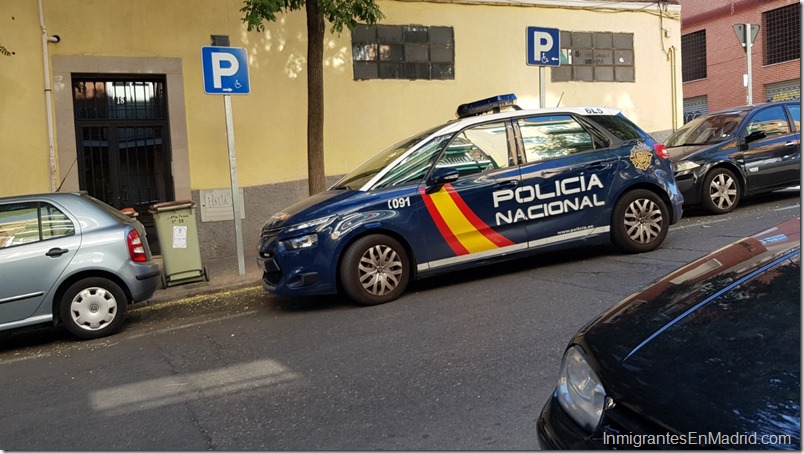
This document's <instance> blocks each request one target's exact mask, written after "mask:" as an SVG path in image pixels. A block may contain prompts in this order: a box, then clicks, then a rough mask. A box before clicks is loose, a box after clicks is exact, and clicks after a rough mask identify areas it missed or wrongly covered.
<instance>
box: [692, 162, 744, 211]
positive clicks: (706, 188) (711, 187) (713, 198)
mask: <svg viewBox="0 0 804 454" xmlns="http://www.w3.org/2000/svg"><path fill="white" fill-rule="evenodd" d="M740 196H741V194H740V184H739V183H738V182H737V177H736V176H735V175H734V172H732V171H731V170H729V169H726V168H723V167H718V168H715V169H712V171H710V172H709V174H707V175H706V179H705V180H704V184H703V194H701V201H702V204H703V207H704V209H706V211H709V212H711V213H715V214H723V213H728V212H730V211H734V209H735V208H737V204H738V203H740Z"/></svg>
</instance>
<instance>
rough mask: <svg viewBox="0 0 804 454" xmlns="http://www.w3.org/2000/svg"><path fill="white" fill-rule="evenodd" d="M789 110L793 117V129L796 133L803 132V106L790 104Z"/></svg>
mask: <svg viewBox="0 0 804 454" xmlns="http://www.w3.org/2000/svg"><path fill="white" fill-rule="evenodd" d="M787 110H788V111H789V112H790V115H791V116H792V117H793V127H794V128H796V131H801V106H800V105H798V104H788V105H787Z"/></svg>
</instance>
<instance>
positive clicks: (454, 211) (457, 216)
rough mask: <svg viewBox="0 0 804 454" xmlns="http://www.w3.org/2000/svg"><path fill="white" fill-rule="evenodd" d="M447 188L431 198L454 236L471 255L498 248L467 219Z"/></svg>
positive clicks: (433, 194) (431, 195)
mask: <svg viewBox="0 0 804 454" xmlns="http://www.w3.org/2000/svg"><path fill="white" fill-rule="evenodd" d="M447 187H448V185H445V186H444V188H442V189H441V190H440V191H438V192H435V193H432V194H430V198H431V199H432V201H433V203H434V204H435V207H436V209H437V210H438V212H439V213H440V214H441V217H442V218H443V219H444V222H446V224H447V227H448V228H449V230H450V231H451V232H452V234H453V235H455V237H456V238H457V239H458V241H460V242H461V244H462V245H463V246H464V247H465V248H466V250H467V251H469V252H470V253H474V252H482V251H487V250H489V249H495V248H497V246H496V245H495V244H494V243H493V242H492V241H491V240H489V239H488V238H486V237H485V236H484V235H483V234H482V233H480V232H479V231H478V230H477V228H475V226H474V225H473V224H472V223H471V222H470V221H469V219H467V218H466V215H465V214H464V213H463V212H462V211H461V209H460V208H459V207H458V205H456V204H455V201H454V200H453V199H452V197H451V196H450V195H449V193H448V192H447Z"/></svg>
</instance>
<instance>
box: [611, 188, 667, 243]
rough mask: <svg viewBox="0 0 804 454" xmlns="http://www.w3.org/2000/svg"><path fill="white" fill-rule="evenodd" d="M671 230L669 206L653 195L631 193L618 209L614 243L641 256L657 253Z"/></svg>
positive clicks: (613, 224) (614, 216)
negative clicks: (647, 253)
mask: <svg viewBox="0 0 804 454" xmlns="http://www.w3.org/2000/svg"><path fill="white" fill-rule="evenodd" d="M669 228H670V216H669V212H668V209H667V205H665V203H664V201H662V199H661V198H660V197H659V196H658V195H656V193H654V192H652V191H649V190H647V189H636V190H633V191H629V192H627V193H625V194H624V195H623V196H622V197H620V200H618V201H617V203H616V204H615V205H614V211H613V212H612V218H611V239H612V241H613V242H614V244H615V245H616V246H617V247H619V248H620V249H622V250H624V251H626V252H631V253H639V252H648V251H652V250H654V249H656V248H657V247H659V245H661V244H662V242H663V241H664V239H665V237H667V230H668V229H669Z"/></svg>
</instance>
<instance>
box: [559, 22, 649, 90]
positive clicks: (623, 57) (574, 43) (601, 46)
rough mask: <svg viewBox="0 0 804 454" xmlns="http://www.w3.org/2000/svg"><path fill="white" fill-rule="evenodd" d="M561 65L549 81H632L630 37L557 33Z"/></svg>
mask: <svg viewBox="0 0 804 454" xmlns="http://www.w3.org/2000/svg"><path fill="white" fill-rule="evenodd" d="M560 44H561V56H560V58H561V65H560V66H556V67H553V68H552V69H551V71H550V72H551V77H552V80H553V82H566V81H582V82H634V80H635V79H634V34H633V33H610V32H570V31H562V32H561V43H560Z"/></svg>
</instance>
